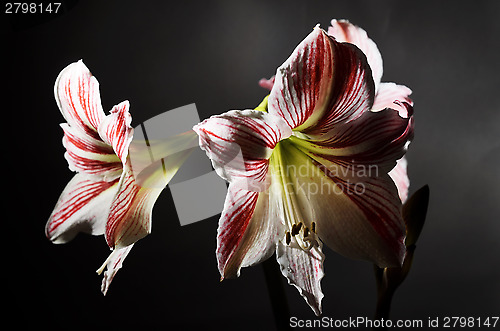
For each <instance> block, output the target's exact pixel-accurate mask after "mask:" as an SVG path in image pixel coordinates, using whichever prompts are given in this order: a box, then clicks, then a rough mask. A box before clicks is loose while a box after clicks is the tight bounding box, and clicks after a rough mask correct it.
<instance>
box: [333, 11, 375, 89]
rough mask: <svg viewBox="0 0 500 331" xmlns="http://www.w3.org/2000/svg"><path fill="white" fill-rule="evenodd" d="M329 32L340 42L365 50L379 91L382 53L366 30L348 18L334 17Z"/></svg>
mask: <svg viewBox="0 0 500 331" xmlns="http://www.w3.org/2000/svg"><path fill="white" fill-rule="evenodd" d="M328 34H329V35H330V36H332V37H334V38H335V40H337V41H338V42H347V43H350V44H353V45H355V46H356V47H358V48H359V49H361V51H363V53H364V54H365V55H366V59H367V60H368V64H369V65H370V68H371V71H372V77H373V81H374V83H375V91H378V86H379V84H380V80H381V79H382V73H383V63H382V55H380V51H379V50H378V47H377V45H376V44H375V43H374V42H373V40H371V39H370V38H369V37H368V35H367V33H366V31H365V30H363V29H362V28H360V27H359V26H356V25H354V24H351V23H350V22H349V21H347V20H336V19H333V20H332V21H331V26H330V27H328Z"/></svg>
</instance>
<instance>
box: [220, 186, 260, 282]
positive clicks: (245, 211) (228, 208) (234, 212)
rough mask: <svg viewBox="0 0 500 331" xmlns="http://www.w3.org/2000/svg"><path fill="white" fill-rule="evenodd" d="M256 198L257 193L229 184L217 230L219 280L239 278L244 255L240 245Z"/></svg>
mask: <svg viewBox="0 0 500 331" xmlns="http://www.w3.org/2000/svg"><path fill="white" fill-rule="evenodd" d="M258 198H259V193H258V192H252V191H247V190H244V189H241V188H238V187H236V186H235V185H233V184H229V189H228V191H227V195H226V201H225V202H224V209H223V210H222V213H221V217H220V219H219V227H218V228H217V251H216V255H217V263H218V267H219V272H220V274H221V279H224V278H234V277H238V276H239V272H240V268H241V263H242V259H243V257H244V254H245V252H243V253H241V252H239V250H240V244H241V243H242V240H243V237H244V236H245V232H246V230H247V228H248V226H249V224H250V222H251V220H252V218H253V216H254V211H255V207H256V205H257V200H258ZM243 250H244V249H243Z"/></svg>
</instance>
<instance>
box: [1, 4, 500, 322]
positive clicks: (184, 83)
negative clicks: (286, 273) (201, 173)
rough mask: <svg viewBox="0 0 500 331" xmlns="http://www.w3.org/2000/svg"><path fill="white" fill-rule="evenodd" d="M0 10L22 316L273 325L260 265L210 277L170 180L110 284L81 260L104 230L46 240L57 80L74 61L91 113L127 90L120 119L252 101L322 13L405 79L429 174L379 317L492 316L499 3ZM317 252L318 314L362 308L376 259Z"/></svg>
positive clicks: (10, 212) (55, 166) (100, 244)
mask: <svg viewBox="0 0 500 331" xmlns="http://www.w3.org/2000/svg"><path fill="white" fill-rule="evenodd" d="M69 5H71V3H69ZM1 18H2V22H1V24H2V28H3V30H2V31H3V32H2V41H3V43H2V44H4V46H5V45H6V47H3V51H2V78H3V83H4V84H3V85H4V88H3V89H2V90H3V92H2V94H3V97H2V100H3V106H2V115H3V116H2V119H3V127H4V130H5V132H6V133H3V134H2V141H3V146H4V147H6V150H5V154H4V156H3V157H2V161H3V162H2V164H3V165H2V169H4V170H3V173H4V176H5V178H6V179H7V181H6V182H4V185H3V186H2V187H3V189H4V191H5V192H6V194H7V196H8V198H7V200H4V207H3V210H4V212H3V217H2V222H3V224H5V225H6V226H5V227H4V228H3V231H2V234H3V237H4V238H5V239H4V245H3V256H4V257H6V259H4V261H3V264H4V266H3V268H2V273H3V274H4V275H6V276H7V278H8V281H7V282H6V283H4V286H3V290H2V299H3V300H2V301H3V303H4V304H7V306H8V307H9V309H8V314H9V315H10V316H11V317H12V318H13V319H15V320H16V321H17V323H19V325H24V324H26V325H33V322H36V323H38V324H40V325H43V326H53V327H64V326H71V327H75V328H77V329H78V328H81V329H87V328H89V327H97V328H105V327H111V329H131V328H132V327H138V326H142V327H146V328H154V327H157V328H162V329H166V328H167V327H170V326H173V325H176V326H183V327H186V328H188V329H189V328H193V327H201V326H207V325H210V326H217V327H219V328H220V329H222V330H234V329H255V328H259V329H261V330H268V329H270V330H272V329H273V328H274V326H273V317H272V312H271V306H270V303H269V298H268V294H267V289H266V284H265V281H264V276H263V271H262V267H261V266H257V267H253V268H247V269H244V270H243V271H242V276H241V277H240V278H239V279H237V280H226V281H224V282H222V283H219V277H220V276H219V273H218V270H217V267H216V261H215V254H214V251H215V235H216V228H217V220H218V216H214V217H212V218H210V219H208V220H205V221H202V222H198V223H195V224H192V225H188V226H184V227H181V226H180V225H179V223H178V220H177V218H176V213H175V208H174V205H173V202H172V197H171V195H170V192H169V190H168V188H167V189H166V190H165V191H164V192H163V193H162V195H161V196H160V197H159V199H158V201H157V203H156V205H155V207H154V212H153V233H152V234H151V235H150V236H149V237H147V238H146V239H143V240H141V241H140V242H139V243H138V244H136V245H135V247H134V249H133V250H132V252H131V254H130V255H129V257H128V258H127V260H126V261H125V264H124V268H123V269H122V270H121V271H120V272H119V273H118V275H117V277H116V278H115V280H114V281H113V284H112V286H111V289H110V290H109V292H108V295H107V296H106V297H103V296H102V294H101V293H100V291H99V287H100V282H101V277H100V276H97V275H96V274H95V270H96V269H97V268H98V267H99V266H100V265H101V263H102V262H103V261H104V259H105V258H106V257H107V255H108V253H109V251H108V248H107V246H106V244H105V241H104V239H103V238H102V237H91V236H87V235H80V236H78V237H77V238H76V239H75V240H74V241H73V242H71V243H69V244H66V245H62V246H60V245H59V246H58V245H53V244H51V243H50V242H49V241H48V240H47V239H46V238H45V236H44V225H45V222H46V220H47V218H48V216H49V215H50V213H51V211H52V208H53V207H54V204H55V202H56V200H57V198H58V196H59V194H60V193H61V191H62V190H63V188H64V186H65V185H66V183H67V182H68V181H69V180H70V179H71V177H72V176H73V173H71V172H70V171H69V169H68V167H67V163H66V161H65V159H64V157H63V153H64V148H63V146H62V144H61V139H62V136H63V132H62V130H61V129H60V128H59V126H58V124H59V123H61V122H62V121H63V118H62V116H61V114H60V113H59V111H58V108H57V106H56V103H55V101H54V97H53V84H54V81H55V79H56V77H57V75H58V73H59V72H60V70H61V69H63V68H64V67H65V66H66V65H68V64H69V63H71V62H74V61H77V60H79V59H83V60H84V62H85V64H86V65H87V66H88V67H89V68H90V70H91V71H92V72H93V73H94V75H95V76H96V77H97V79H98V80H99V82H100V86H101V98H102V102H103V106H104V109H105V110H106V111H107V110H109V109H111V107H112V106H113V105H115V104H117V103H119V102H120V101H122V100H126V99H127V100H130V103H131V113H132V117H133V125H134V126H135V125H138V124H139V123H141V122H143V121H145V120H147V119H149V118H151V117H153V116H155V115H157V114H160V113H162V112H164V111H167V110H169V109H172V108H175V107H179V106H183V105H186V104H189V103H196V105H197V108H198V110H199V112H200V116H201V117H202V118H206V117H208V116H210V115H212V114H218V113H221V112H224V111H227V110H229V109H245V108H253V107H255V106H256V105H257V104H258V103H259V102H260V101H261V99H262V98H263V97H264V96H265V94H266V91H264V90H262V89H261V88H259V86H258V85H257V82H258V80H259V79H260V78H262V77H270V76H271V75H273V74H274V71H275V70H276V68H277V67H278V66H279V65H280V64H281V63H282V62H283V61H284V60H285V59H286V58H287V57H288V56H289V55H290V53H291V51H292V50H293V49H294V47H295V46H296V45H297V44H298V43H299V42H300V41H301V40H302V39H303V38H304V37H305V36H306V35H307V34H308V33H309V32H310V31H311V29H312V28H313V27H314V26H315V25H316V24H317V23H321V26H322V27H323V28H325V29H326V28H327V27H328V25H329V22H330V19H332V18H347V19H349V20H350V21H351V22H353V23H355V24H357V25H360V26H362V27H363V28H364V29H366V30H367V31H368V33H369V35H370V36H371V38H372V39H373V40H374V41H375V42H376V43H377V45H378V47H379V49H380V51H381V53H382V56H383V59H384V76H383V81H394V82H397V83H400V84H405V85H407V86H409V87H411V88H412V90H413V92H414V93H413V99H414V101H415V118H416V131H415V140H414V142H413V143H412V144H411V147H410V150H409V152H408V159H409V174H410V178H411V182H412V186H411V188H412V190H411V192H413V191H415V190H416V189H417V188H419V187H421V186H422V185H424V184H429V186H430V189H431V201H430V207H429V213H428V218H427V224H426V226H425V228H424V230H423V233H422V236H421V238H420V241H419V242H418V248H417V251H416V255H415V260H414V265H413V269H412V271H411V273H410V275H409V277H408V279H407V280H406V282H405V283H404V284H403V285H402V287H401V288H400V289H399V291H398V292H397V293H396V296H395V298H394V301H393V309H392V318H393V319H423V320H424V321H427V319H428V318H429V317H436V316H440V317H444V316H473V317H487V316H491V315H496V316H498V315H500V285H499V284H500V281H499V280H500V258H499V257H498V254H499V251H500V243H499V240H498V236H499V235H500V231H499V230H500V224H499V213H500V200H499V199H500V186H499V184H500V176H499V161H500V153H499V152H500V131H499V127H500V109H499V108H500V106H499V102H498V98H499V92H498V87H499V78H498V77H499V76H498V75H499V73H500V70H499V69H500V64H499V55H498V52H499V50H500V38H499V33H500V2H499V1H469V2H463V1H412V2H408V1H307V2H306V1H255V2H250V1H232V2H230V1H183V2H176V3H171V2H166V1H165V2H160V1H157V2H143V1H79V2H77V3H76V5H74V6H73V7H72V8H71V9H69V10H68V11H67V12H66V13H64V14H63V15H59V16H58V17H56V18H54V19H51V20H48V21H45V22H41V23H40V24H37V25H34V26H30V25H33V24H35V23H36V19H35V18H34V17H31V18H30V17H20V16H19V15H18V16H17V17H12V16H10V17H9V16H8V15H6V14H4V8H2V16H1ZM43 20H45V19H42V21H43ZM5 100H7V103H5ZM326 257H327V258H326V262H325V272H326V277H325V278H324V279H323V282H322V285H323V289H324V292H325V298H324V300H323V312H324V315H325V316H328V317H333V318H337V319H343V318H348V317H357V316H367V317H371V316H372V315H373V312H374V307H375V284H374V278H373V274H372V266H371V265H370V264H369V263H365V262H360V261H351V260H348V259H346V258H343V257H341V256H338V255H337V254H336V253H334V252H332V251H331V250H329V249H326ZM287 295H288V301H289V305H290V310H291V314H292V315H293V316H298V317H300V318H314V315H313V313H312V311H311V310H310V308H309V307H308V306H307V305H306V303H305V302H304V300H303V299H302V298H301V297H300V296H299V294H298V292H297V291H296V290H295V289H294V288H292V287H290V286H287ZM497 327H498V326H497Z"/></svg>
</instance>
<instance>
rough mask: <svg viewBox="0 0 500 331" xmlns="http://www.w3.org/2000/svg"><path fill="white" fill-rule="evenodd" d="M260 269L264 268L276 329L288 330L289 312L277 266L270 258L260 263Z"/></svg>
mask: <svg viewBox="0 0 500 331" xmlns="http://www.w3.org/2000/svg"><path fill="white" fill-rule="evenodd" d="M262 267H263V268H264V276H265V278H266V284H267V292H268V293H269V298H270V300H271V306H272V308H273V315H274V322H275V324H276V329H277V330H279V331H281V330H290V324H289V322H290V311H289V310H288V302H287V299H286V293H285V287H284V286H283V277H282V276H281V271H280V269H279V265H278V263H276V260H275V259H273V258H272V257H271V258H269V259H267V260H266V261H264V262H263V263H262Z"/></svg>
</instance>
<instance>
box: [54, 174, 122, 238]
mask: <svg viewBox="0 0 500 331" xmlns="http://www.w3.org/2000/svg"><path fill="white" fill-rule="evenodd" d="M117 188H118V179H116V180H115V181H112V182H108V181H95V180H92V179H89V177H88V176H85V175H83V174H76V175H75V176H74V177H73V179H72V180H71V181H70V182H69V183H68V185H66V188H65V189H64V190H63V192H62V194H61V196H60V197H59V200H58V201H57V203H56V206H55V208H54V210H53V212H52V214H51V215H50V217H49V220H48V222H47V225H46V226H45V234H46V236H47V238H49V239H50V240H51V241H52V242H54V243H56V244H60V243H66V242H68V241H70V240H71V239H73V238H74V237H75V236H76V234H77V233H78V232H81V231H83V232H89V233H91V234H93V235H100V234H103V233H104V227H105V224H106V219H107V216H108V212H109V206H110V205H111V201H112V200H113V197H114V196H115V194H116V190H117Z"/></svg>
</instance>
